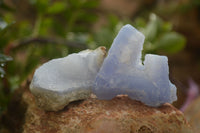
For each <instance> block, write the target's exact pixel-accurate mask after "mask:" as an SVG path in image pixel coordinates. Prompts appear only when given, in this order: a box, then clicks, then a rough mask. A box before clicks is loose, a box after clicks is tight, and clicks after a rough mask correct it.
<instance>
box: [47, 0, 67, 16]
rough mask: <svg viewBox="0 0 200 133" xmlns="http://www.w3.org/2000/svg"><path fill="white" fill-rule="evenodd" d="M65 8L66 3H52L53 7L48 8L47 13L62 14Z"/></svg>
mask: <svg viewBox="0 0 200 133" xmlns="http://www.w3.org/2000/svg"><path fill="white" fill-rule="evenodd" d="M66 8H67V6H66V2H61V1H57V2H54V3H53V5H51V6H50V7H48V9H47V12H48V13H50V14H56V13H60V12H63V11H64V10H65V9H66Z"/></svg>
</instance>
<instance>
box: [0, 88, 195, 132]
mask: <svg viewBox="0 0 200 133" xmlns="http://www.w3.org/2000/svg"><path fill="white" fill-rule="evenodd" d="M22 89H23V88H20V90H22ZM21 95H22V97H21V98H19V96H18V97H16V99H15V100H14V99H13V100H14V101H12V102H13V104H10V106H9V109H8V111H7V114H6V116H3V117H2V118H4V119H2V121H1V120H0V132H1V133H4V132H3V130H4V131H5V130H9V132H6V133H192V130H191V128H190V126H189V125H188V123H187V121H186V120H185V118H184V116H183V114H182V113H181V112H180V111H179V110H177V109H176V108H174V107H173V106H172V105H170V104H164V105H162V106H161V107H158V108H153V107H149V106H146V105H144V104H142V103H141V102H138V101H135V100H131V99H130V98H128V97H127V96H120V97H119V96H118V97H115V98H114V99H112V100H98V99H96V98H88V99H86V100H83V101H77V102H73V103H70V104H69V105H68V106H67V107H65V108H64V109H63V110H61V111H58V112H53V111H51V112H48V111H44V110H42V109H40V108H38V106H37V105H36V104H35V98H34V97H33V95H32V94H31V93H30V92H29V91H28V89H26V90H25V91H23V94H21ZM16 100H17V101H16ZM11 106H12V108H11ZM13 109H15V111H13ZM19 112H20V113H19ZM19 114H20V115H19ZM17 118H18V119H17ZM16 119H17V120H18V121H17V122H16V123H15V121H14V120H16ZM1 122H3V124H2V123H1ZM3 127H4V128H3ZM9 127H10V128H9ZM20 129H21V130H20Z"/></svg>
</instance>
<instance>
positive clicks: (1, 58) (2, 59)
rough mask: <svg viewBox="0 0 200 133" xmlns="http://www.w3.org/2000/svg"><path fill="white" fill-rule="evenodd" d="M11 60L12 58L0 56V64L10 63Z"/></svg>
mask: <svg viewBox="0 0 200 133" xmlns="http://www.w3.org/2000/svg"><path fill="white" fill-rule="evenodd" d="M11 60H12V57H10V56H7V55H3V54H0V63H3V62H7V61H11Z"/></svg>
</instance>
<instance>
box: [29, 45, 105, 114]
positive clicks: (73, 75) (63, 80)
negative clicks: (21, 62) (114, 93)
mask: <svg viewBox="0 0 200 133" xmlns="http://www.w3.org/2000/svg"><path fill="white" fill-rule="evenodd" d="M105 55H106V51H105V47H99V48H97V49H96V50H84V51H82V52H79V53H74V54H70V55H68V56H67V57H64V58H59V59H53V60H50V61H49V62H47V63H45V64H43V65H42V66H40V67H39V68H38V69H37V70H36V71H35V73H34V76H33V79H32V82H31V85H30V90H31V92H32V93H33V94H34V96H35V97H36V103H37V105H38V106H39V107H41V108H43V109H44V110H48V111H58V110H60V109H62V108H64V107H65V106H66V105H67V104H68V103H69V102H71V101H76V100H80V99H85V98H88V97H89V96H90V94H91V88H92V86H93V82H94V79H95V77H96V74H97V72H98V71H99V69H100V67H101V64H102V62H103V60H104V57H105Z"/></svg>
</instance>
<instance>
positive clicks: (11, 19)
mask: <svg viewBox="0 0 200 133" xmlns="http://www.w3.org/2000/svg"><path fill="white" fill-rule="evenodd" d="M98 4H99V1H98V0H95V1H94V0H28V1H25V3H23V4H22V6H21V7H23V8H26V9H28V10H26V11H24V10H23V8H22V9H20V7H9V6H8V5H7V4H5V3H4V2H3V1H0V64H3V65H2V66H0V73H1V74H6V76H4V77H3V78H1V80H0V113H1V110H4V109H5V108H6V106H7V103H8V102H9V99H10V96H11V95H12V92H13V90H15V89H16V88H18V87H19V85H20V84H22V82H23V81H26V80H29V81H30V80H31V78H32V77H31V76H30V75H31V74H33V72H34V70H35V69H36V67H38V66H39V65H40V64H42V63H44V62H46V61H48V60H50V59H52V58H59V57H63V56H66V55H68V54H70V53H73V52H77V51H80V50H82V49H86V48H92V49H94V48H96V47H98V46H101V45H103V46H106V47H107V49H108V48H109V47H110V45H111V44H112V41H113V39H114V37H115V36H116V34H117V33H118V31H119V29H120V28H121V27H122V26H123V25H124V24H126V23H130V24H132V25H133V26H135V27H136V28H138V29H139V30H140V31H142V32H143V33H144V35H145V36H146V40H145V43H144V51H143V53H144V54H145V53H160V52H161V53H162V52H164V53H166V54H173V53H176V52H179V51H180V50H182V49H183V48H184V46H185V38H184V37H183V36H182V35H180V34H178V33H176V32H174V31H173V30H172V24H170V23H168V22H165V21H163V20H162V19H161V18H159V17H158V16H156V15H155V14H151V15H150V18H149V20H148V19H146V18H142V17H138V18H136V19H135V20H134V21H131V20H120V19H119V18H118V17H116V16H115V15H105V16H107V20H108V24H107V25H105V26H104V27H100V28H98V30H96V31H94V30H93V26H92V25H93V24H94V23H95V22H97V21H98ZM24 14H25V15H24ZM5 53H6V54H7V55H5ZM8 55H9V56H8ZM11 57H12V58H13V60H12V58H11ZM11 60H12V61H11ZM8 61H9V62H8ZM5 63H6V65H5ZM4 65H5V66H4ZM3 66H4V67H3ZM29 76H30V78H29Z"/></svg>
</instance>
